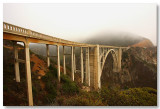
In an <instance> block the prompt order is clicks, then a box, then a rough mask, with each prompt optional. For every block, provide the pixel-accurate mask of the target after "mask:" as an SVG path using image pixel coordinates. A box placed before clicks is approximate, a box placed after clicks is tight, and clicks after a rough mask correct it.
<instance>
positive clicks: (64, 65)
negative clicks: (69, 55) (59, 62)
mask: <svg viewBox="0 0 160 109" xmlns="http://www.w3.org/2000/svg"><path fill="white" fill-rule="evenodd" d="M63 73H64V75H66V58H65V46H63Z"/></svg>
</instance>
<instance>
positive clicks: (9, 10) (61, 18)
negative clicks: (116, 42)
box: [3, 4, 157, 45]
mask: <svg viewBox="0 0 160 109" xmlns="http://www.w3.org/2000/svg"><path fill="white" fill-rule="evenodd" d="M3 7H4V9H3V17H4V19H3V21H4V22H8V23H11V24H15V25H18V26H21V27H25V28H28V29H32V30H35V31H37V32H41V33H44V34H47V35H51V36H54V37H58V38H62V39H67V40H71V41H78V42H80V41H84V40H85V39H88V38H91V37H92V36H95V35H96V34H99V33H104V32H105V33H107V32H108V33H110V32H112V33H118V32H124V33H129V34H134V35H133V36H136V35H137V36H141V37H145V38H148V39H150V40H151V41H152V42H153V44H154V45H157V6H156V4H4V5H3Z"/></svg>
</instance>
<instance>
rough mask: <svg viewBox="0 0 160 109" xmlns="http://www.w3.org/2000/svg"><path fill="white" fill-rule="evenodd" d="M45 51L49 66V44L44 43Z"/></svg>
mask: <svg viewBox="0 0 160 109" xmlns="http://www.w3.org/2000/svg"><path fill="white" fill-rule="evenodd" d="M46 50H47V51H46V52H47V66H48V67H49V66H50V58H49V45H48V44H46Z"/></svg>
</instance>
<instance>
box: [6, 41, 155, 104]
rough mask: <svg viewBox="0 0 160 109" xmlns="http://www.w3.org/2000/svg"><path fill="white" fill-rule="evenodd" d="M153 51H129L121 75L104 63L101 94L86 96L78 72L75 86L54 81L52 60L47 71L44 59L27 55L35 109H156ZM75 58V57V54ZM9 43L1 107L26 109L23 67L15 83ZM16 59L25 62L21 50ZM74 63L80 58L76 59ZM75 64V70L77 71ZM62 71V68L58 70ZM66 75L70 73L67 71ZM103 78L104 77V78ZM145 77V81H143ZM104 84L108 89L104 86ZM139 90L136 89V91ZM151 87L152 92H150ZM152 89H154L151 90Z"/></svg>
mask: <svg viewBox="0 0 160 109" xmlns="http://www.w3.org/2000/svg"><path fill="white" fill-rule="evenodd" d="M156 52H157V51H156V48H147V49H146V48H131V49H129V50H128V51H125V52H124V53H123V58H122V59H123V60H122V72H119V73H116V72H112V61H113V60H112V56H111V55H109V57H108V58H107V61H106V63H105V66H106V67H105V69H104V71H103V74H105V76H106V77H107V79H106V78H102V80H107V81H103V82H102V89H101V90H100V91H98V92H97V91H90V92H86V91H85V90H84V89H83V86H84V85H85V84H80V83H79V82H80V81H79V80H80V72H79V73H75V80H76V81H75V82H72V81H71V79H70V76H65V75H63V72H61V82H60V83H59V82H58V80H57V66H56V63H55V62H54V60H51V63H52V65H51V66H50V67H49V68H47V66H46V58H45V57H44V56H40V55H37V54H35V53H34V52H32V51H30V59H31V72H32V73H31V74H32V91H33V101H34V105H36V106H108V105H109V106H124V105H129V106H130V105H131V106H132V105H133V106H139V105H142V106H148V105H149V106H155V105H157V90H156V85H157V78H156V77H157V74H156V67H157V59H156V57H157V53H156ZM77 55H78V54H77ZM13 57H14V55H13V47H12V42H10V41H4V46H3V71H4V72H3V78H4V79H3V80H4V81H3V92H4V93H3V103H4V105H5V106H26V105H27V92H26V78H25V65H24V64H20V75H21V82H20V83H16V82H15V74H14V64H13V62H14V59H13ZM19 57H20V58H21V59H24V49H23V46H21V45H19ZM76 59H77V62H78V59H79V57H78V56H77V58H76ZM78 65H79V64H77V68H78V67H80V66H78ZM61 71H63V67H62V66H61ZM67 75H70V70H69V68H67ZM105 76H103V77H105ZM144 77H145V78H144ZM106 84H107V85H106ZM137 87H138V88H137ZM151 87H152V88H151ZM153 88H154V89H153Z"/></svg>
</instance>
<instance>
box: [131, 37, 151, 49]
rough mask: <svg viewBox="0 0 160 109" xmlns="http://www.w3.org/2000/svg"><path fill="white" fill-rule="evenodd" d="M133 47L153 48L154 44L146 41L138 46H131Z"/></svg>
mask: <svg viewBox="0 0 160 109" xmlns="http://www.w3.org/2000/svg"><path fill="white" fill-rule="evenodd" d="M130 46H131V47H153V44H152V42H151V41H150V40H148V39H144V40H142V41H140V42H138V43H136V44H133V45H130Z"/></svg>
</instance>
